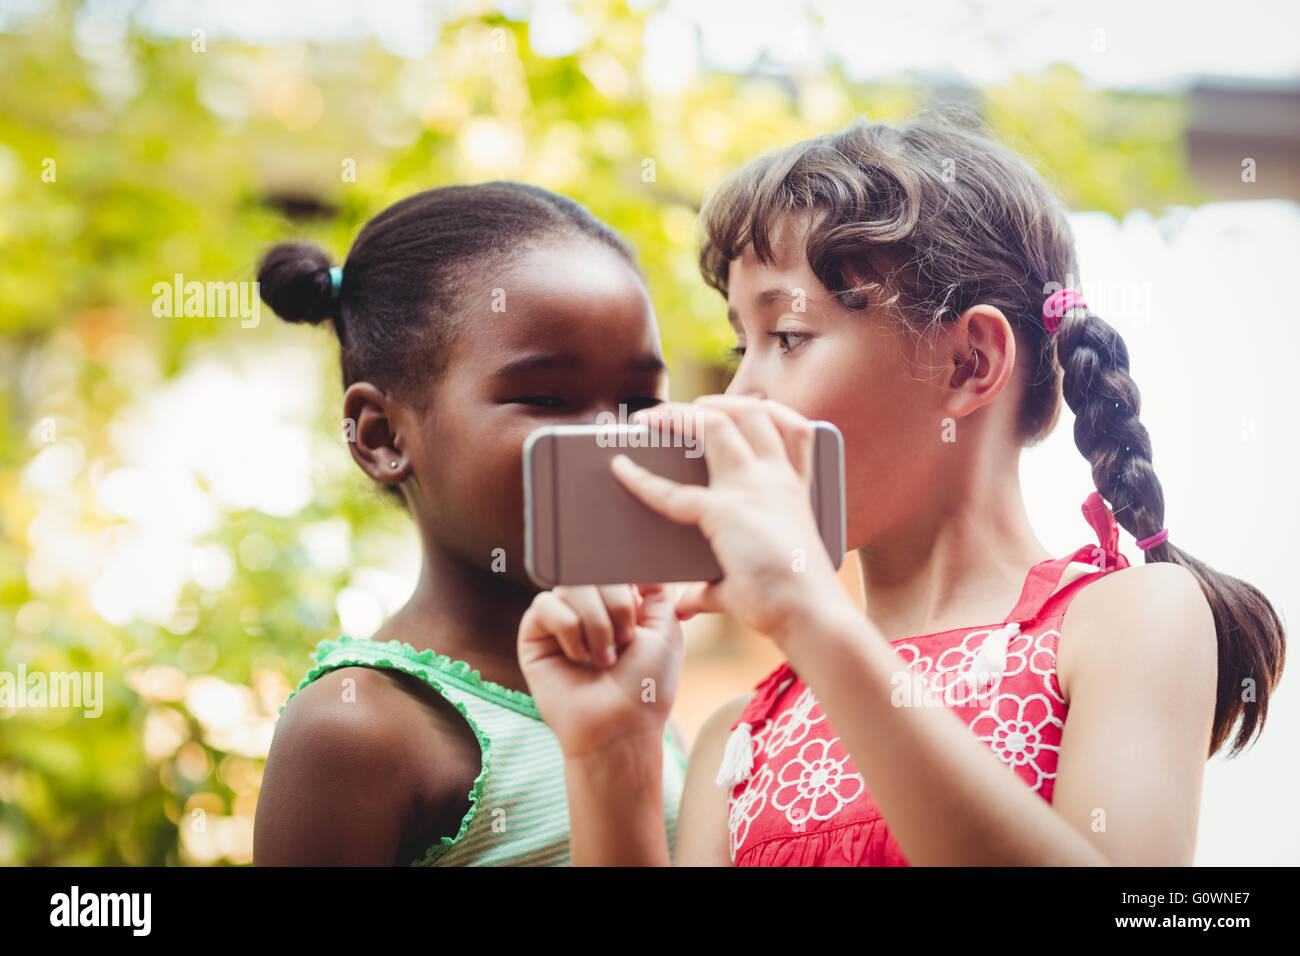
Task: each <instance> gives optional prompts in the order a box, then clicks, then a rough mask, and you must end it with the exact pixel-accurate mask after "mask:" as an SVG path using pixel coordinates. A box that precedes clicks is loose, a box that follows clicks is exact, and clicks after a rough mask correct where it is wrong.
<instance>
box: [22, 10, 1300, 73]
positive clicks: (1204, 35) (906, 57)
mask: <svg viewBox="0 0 1300 956" xmlns="http://www.w3.org/2000/svg"><path fill="white" fill-rule="evenodd" d="M7 2H8V3H10V4H12V5H13V6H14V7H15V8H22V7H26V6H30V5H32V4H34V3H39V2H40V0H7ZM100 4H101V6H102V7H103V9H104V10H105V11H106V12H107V11H112V10H113V9H114V7H115V2H114V0H100ZM629 5H630V6H632V7H633V8H640V7H645V6H647V4H646V3H644V2H638V0H629ZM0 6H3V4H0ZM496 7H497V9H499V10H501V11H502V12H503V13H505V14H506V15H507V16H509V17H510V18H511V19H525V18H527V19H528V20H529V35H530V39H531V42H532V44H533V46H534V48H535V49H537V50H538V52H541V53H543V54H550V55H555V56H559V55H563V54H566V53H569V52H571V51H572V50H573V49H575V48H576V47H577V46H578V45H579V44H580V43H581V42H582V39H583V37H584V36H585V35H586V32H587V29H588V27H587V25H586V24H584V23H583V21H582V19H581V18H580V17H578V16H577V15H576V14H575V13H574V12H573V4H572V3H571V2H568V0H508V2H503V3H498V4H496ZM472 9H481V8H480V7H476V6H474V5H471V4H465V3H456V2H448V0H440V2H432V3H431V2H420V0H369V2H365V3H360V2H351V0H277V2H275V3H269V4H268V3H266V2H265V0H219V2H216V0H206V2H205V0H193V2H185V0H180V2H178V0H147V2H146V3H144V4H143V6H142V10H141V13H140V14H139V19H140V21H141V22H142V23H143V24H144V25H146V26H148V27H151V28H153V29H156V30H158V31H159V32H163V33H176V34H182V35H187V34H189V32H190V31H191V30H192V29H193V28H194V27H196V26H202V27H204V28H205V29H208V30H209V33H210V34H212V33H217V34H220V33H234V34H237V35H239V36H241V37H243V38H244V39H247V40H249V41H251V42H259V41H274V40H281V39H286V38H302V39H336V40H345V39H349V38H352V37H355V36H357V35H358V34H363V33H371V34H374V35H375V36H376V37H377V38H378V39H379V40H380V42H381V43H383V44H384V45H385V46H386V47H387V48H388V49H390V50H392V51H393V52H395V53H398V54H401V55H404V56H423V55H425V54H426V53H428V51H429V49H430V47H431V46H432V44H433V42H434V40H435V38H436V36H437V28H438V23H439V22H440V21H441V20H443V19H446V18H448V17H449V16H453V15H455V12H456V11H458V10H459V11H464V10H472ZM805 9H807V10H811V11H812V12H813V14H814V15H815V16H816V17H818V18H819V19H820V20H821V26H820V27H818V26H816V25H815V24H814V23H812V22H811V20H810V19H809V17H808V16H807V15H806V14H805V13H804V11H805ZM0 23H2V21H0ZM697 26H698V28H699V37H700V41H701V44H702V48H701V49H700V50H699V51H698V53H699V56H697V55H696V52H697V51H696V39H695V36H696V33H695V27H697ZM1097 31H1102V33H1101V39H1102V43H1101V45H1100V48H1099V46H1098V34H1097ZM1297 36H1300V4H1297V3H1294V2H1290V0H1236V2H1234V3H1232V4H1223V3H1218V2H1210V0H1190V2H1181V3H1180V2H1172V0H1145V2H1142V3H1134V2H1132V0H1090V2H1089V3H1086V4H1080V3H1060V2H1057V0H920V2H911V3H906V4H901V3H892V2H891V3H881V2H852V0H844V2H828V0H813V2H811V3H808V4H806V5H805V4H798V3H792V2H790V0H708V2H700V0H672V2H671V3H670V4H669V5H668V6H667V7H666V8H665V9H664V10H662V11H658V12H656V13H655V14H653V15H652V17H651V20H650V23H649V27H648V30H647V34H646V62H645V64H644V67H645V69H646V71H647V73H648V74H649V75H650V76H652V77H655V78H657V79H658V80H659V81H660V82H661V83H662V84H663V85H665V86H668V87H672V86H677V85H680V84H682V83H685V82H689V79H690V77H691V75H693V73H694V71H695V69H697V68H698V67H699V65H701V63H703V64H705V65H707V66H709V67H711V68H713V69H721V70H744V69H747V68H749V67H751V66H752V65H753V64H754V62H755V60H756V58H757V57H758V56H759V54H760V53H762V52H763V51H764V50H766V51H767V53H768V57H769V59H770V60H773V61H775V62H777V63H783V64H785V65H788V66H791V67H800V66H806V67H814V68H815V66H816V64H817V63H818V62H819V61H820V58H821V57H822V55H823V54H835V55H837V56H838V57H840V58H841V59H842V60H843V61H844V62H845V64H846V67H847V69H848V71H849V73H850V75H852V76H854V77H857V78H870V77H876V76H889V75H893V74H896V73H901V72H904V71H909V70H916V71H925V72H934V73H949V74H951V75H953V76H954V77H962V78H964V79H966V80H968V81H970V82H972V83H977V84H980V83H1000V82H1003V81H1005V80H1007V79H1009V78H1010V76H1011V75H1012V74H1013V73H1014V72H1016V71H1027V72H1034V71H1036V70H1038V69H1040V68H1042V67H1044V66H1046V65H1047V64H1049V63H1053V62H1064V63H1069V64H1071V65H1072V66H1074V67H1076V68H1077V69H1079V70H1080V71H1081V72H1082V73H1083V74H1084V75H1085V77H1087V79H1088V80H1089V81H1090V82H1093V83H1095V84H1097V85H1104V86H1125V87H1135V86H1142V87H1149V88H1162V87H1172V86H1177V85H1179V84H1181V83H1182V82H1184V81H1185V80H1186V79H1187V78H1189V77H1191V76H1194V75H1202V74H1215V75H1224V76H1234V77H1242V78H1246V77H1250V78H1256V79H1263V78H1268V79H1279V78H1291V79H1294V78H1296V77H1298V76H1300V44H1297V42H1296V39H1295V38H1296V37H1297Z"/></svg>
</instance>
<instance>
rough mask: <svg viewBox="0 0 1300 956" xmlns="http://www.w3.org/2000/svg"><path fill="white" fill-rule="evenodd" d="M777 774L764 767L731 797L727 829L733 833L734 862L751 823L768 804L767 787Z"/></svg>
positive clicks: (732, 849)
mask: <svg viewBox="0 0 1300 956" xmlns="http://www.w3.org/2000/svg"><path fill="white" fill-rule="evenodd" d="M774 776H775V775H774V774H773V773H772V769H771V768H770V767H764V768H763V769H762V770H760V771H759V773H758V776H757V777H754V778H753V779H752V780H747V781H745V782H744V783H742V784H740V786H741V787H743V788H744V789H743V792H742V793H741V794H740V795H739V796H733V797H732V798H731V810H730V812H729V813H728V819H727V824H728V826H727V829H728V830H729V831H730V834H731V860H732V862H733V863H734V862H735V860H736V853H737V852H738V851H739V850H740V845H741V844H742V843H744V842H745V837H747V836H749V825H750V824H751V823H753V822H754V820H755V819H757V817H758V815H759V813H761V812H762V810H763V807H764V806H765V805H766V804H767V788H768V787H769V786H770V785H771V783H772V779H773V777H774Z"/></svg>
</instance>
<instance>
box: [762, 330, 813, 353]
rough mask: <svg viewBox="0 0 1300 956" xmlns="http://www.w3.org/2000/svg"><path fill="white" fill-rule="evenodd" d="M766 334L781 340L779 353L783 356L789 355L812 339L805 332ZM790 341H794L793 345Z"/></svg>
mask: <svg viewBox="0 0 1300 956" xmlns="http://www.w3.org/2000/svg"><path fill="white" fill-rule="evenodd" d="M767 334H768V335H771V336H774V337H775V338H778V339H780V340H781V352H782V353H783V354H785V355H789V354H790V353H791V352H793V351H794V350H795V349H797V348H799V346H801V345H803V344H804V343H805V342H806V341H808V339H810V338H812V336H811V335H809V334H808V333H807V332H768V333H767ZM791 339H793V340H795V341H794V344H793V345H792V344H791Z"/></svg>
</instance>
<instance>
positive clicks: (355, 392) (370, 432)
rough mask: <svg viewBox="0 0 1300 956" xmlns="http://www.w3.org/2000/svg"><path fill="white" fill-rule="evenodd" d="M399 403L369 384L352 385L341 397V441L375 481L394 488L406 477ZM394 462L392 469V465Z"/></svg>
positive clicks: (407, 473) (407, 471)
mask: <svg viewBox="0 0 1300 956" xmlns="http://www.w3.org/2000/svg"><path fill="white" fill-rule="evenodd" d="M401 412H402V409H401V407H400V403H399V402H398V401H397V400H396V399H394V398H393V397H392V396H390V395H387V394H385V393H384V392H383V391H382V390H380V389H379V388H377V387H375V386H374V385H373V384H371V383H370V382H354V383H353V384H352V385H350V386H348V390H347V392H346V393H345V394H344V395H343V428H344V432H343V438H344V440H345V441H346V442H347V443H348V447H349V448H350V449H351V451H352V458H353V460H355V461H356V463H357V464H358V465H360V466H361V470H362V471H364V472H365V473H366V474H367V475H369V476H370V477H371V478H373V479H374V480H375V481H378V482H380V483H381V484H385V485H397V484H401V483H402V481H403V480H404V479H405V478H406V477H407V476H408V475H409V474H410V470H411V465H410V462H409V461H408V460H407V458H406V456H405V455H404V454H403V453H402V451H401V448H400V446H401V445H402V439H401V437H400V436H401V429H400V428H399V425H398V423H399V421H400V419H401ZM393 462H397V467H396V468H394V467H393V465H392V463H393Z"/></svg>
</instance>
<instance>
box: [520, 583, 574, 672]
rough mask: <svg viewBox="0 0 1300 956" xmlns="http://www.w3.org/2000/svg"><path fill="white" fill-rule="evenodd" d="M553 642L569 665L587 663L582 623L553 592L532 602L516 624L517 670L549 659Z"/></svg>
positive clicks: (538, 596) (546, 592)
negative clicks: (517, 639) (517, 641)
mask: <svg viewBox="0 0 1300 956" xmlns="http://www.w3.org/2000/svg"><path fill="white" fill-rule="evenodd" d="M552 642H554V643H556V644H558V645H559V647H560V650H561V651H563V652H564V656H565V657H567V658H568V659H569V660H571V661H585V660H586V659H587V649H586V646H585V645H584V644H583V641H582V621H581V619H580V618H579V617H578V615H577V613H576V612H575V611H574V610H573V608H571V607H569V605H568V604H566V603H565V602H564V601H563V600H561V599H560V598H559V597H557V596H556V595H555V594H554V593H553V592H551V591H543V592H542V593H540V594H538V595H537V597H535V598H533V603H532V604H530V605H529V607H528V610H527V611H525V612H524V616H523V618H522V620H520V622H519V663H520V666H523V665H524V664H526V663H528V662H530V661H534V660H538V659H540V658H543V657H548V656H550V654H551V647H550V645H551V643H552Z"/></svg>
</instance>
